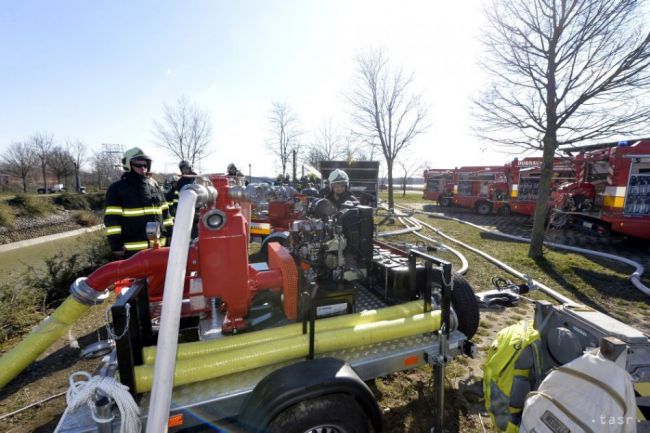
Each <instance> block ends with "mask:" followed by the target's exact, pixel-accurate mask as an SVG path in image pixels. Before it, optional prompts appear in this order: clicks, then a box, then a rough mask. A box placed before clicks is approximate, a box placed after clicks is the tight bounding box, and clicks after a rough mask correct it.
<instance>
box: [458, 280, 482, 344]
mask: <svg viewBox="0 0 650 433" xmlns="http://www.w3.org/2000/svg"><path fill="white" fill-rule="evenodd" d="M451 306H452V307H453V308H454V311H455V312H456V316H458V330H459V331H460V332H462V333H463V334H465V335H466V336H467V338H472V337H473V336H474V334H476V330H477V329H478V324H479V321H480V313H479V308H478V301H477V300H476V296H475V295H474V290H473V289H472V286H470V284H469V283H468V282H467V280H466V279H465V278H464V277H463V276H462V275H459V274H454V290H453V291H452V293H451Z"/></svg>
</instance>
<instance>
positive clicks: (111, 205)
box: [104, 147, 174, 259]
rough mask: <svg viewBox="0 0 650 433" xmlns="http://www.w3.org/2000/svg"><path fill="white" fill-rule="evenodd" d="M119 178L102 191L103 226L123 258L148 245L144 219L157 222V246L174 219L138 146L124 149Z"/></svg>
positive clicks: (168, 234) (117, 254) (162, 242)
mask: <svg viewBox="0 0 650 433" xmlns="http://www.w3.org/2000/svg"><path fill="white" fill-rule="evenodd" d="M122 168H123V169H124V171H125V173H124V174H123V175H122V178H121V179H120V180H118V181H116V182H113V183H112V184H111V186H109V187H108V191H106V210H105V212H104V225H105V226H106V237H107V239H108V243H109V245H110V247H111V250H112V251H113V254H114V255H115V257H116V258H117V259H126V258H129V257H131V256H132V255H134V254H135V253H137V252H138V251H141V250H144V249H146V248H149V247H151V246H153V245H152V242H150V241H148V240H147V234H146V225H147V223H148V222H154V221H155V222H157V223H159V224H160V232H161V237H160V241H159V242H160V245H161V246H164V245H166V244H167V243H168V240H169V239H170V237H171V233H172V226H173V224H174V219H173V217H172V216H171V214H170V212H169V204H168V203H167V201H166V200H165V196H164V194H163V191H162V188H161V187H160V186H159V185H158V183H157V182H156V181H155V180H154V179H153V178H152V177H151V158H150V157H148V156H147V155H145V153H144V152H143V151H142V150H141V149H140V148H138V147H134V148H132V149H129V150H127V151H126V152H124V158H122Z"/></svg>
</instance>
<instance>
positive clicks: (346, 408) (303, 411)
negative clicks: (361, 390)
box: [267, 394, 369, 433]
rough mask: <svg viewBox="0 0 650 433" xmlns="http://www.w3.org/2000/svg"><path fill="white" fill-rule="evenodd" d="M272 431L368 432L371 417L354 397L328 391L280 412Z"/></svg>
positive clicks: (273, 422)
mask: <svg viewBox="0 0 650 433" xmlns="http://www.w3.org/2000/svg"><path fill="white" fill-rule="evenodd" d="M267 431H269V432H270V433H368V432H369V428H368V418H367V417H366V414H365V412H364V411H363V409H361V407H360V406H359V405H358V404H357V402H356V401H355V399H354V398H352V397H350V396H349V395H347V394H329V395H325V396H322V397H318V398H314V399H311V400H304V401H301V402H300V403H297V404H295V405H293V406H290V407H288V408H287V409H285V410H284V411H282V412H280V414H279V415H278V416H276V417H275V418H274V419H273V420H272V421H271V422H270V423H269V426H268V429H267Z"/></svg>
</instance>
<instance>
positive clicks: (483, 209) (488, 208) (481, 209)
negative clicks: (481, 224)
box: [476, 201, 492, 215]
mask: <svg viewBox="0 0 650 433" xmlns="http://www.w3.org/2000/svg"><path fill="white" fill-rule="evenodd" d="M476 212H477V213H478V214H479V215H489V214H490V213H491V212H492V203H489V202H487V201H481V202H478V203H476Z"/></svg>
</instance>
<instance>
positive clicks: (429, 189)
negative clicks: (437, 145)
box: [422, 168, 454, 203]
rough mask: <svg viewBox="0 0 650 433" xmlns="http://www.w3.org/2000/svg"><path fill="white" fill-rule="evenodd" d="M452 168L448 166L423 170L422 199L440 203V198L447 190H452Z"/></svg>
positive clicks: (449, 191)
mask: <svg viewBox="0 0 650 433" xmlns="http://www.w3.org/2000/svg"><path fill="white" fill-rule="evenodd" d="M453 182H454V170H453V169H449V168H430V169H428V170H424V192H423V193H422V198H423V199H424V200H434V201H437V202H438V203H440V198H441V197H442V196H443V195H449V194H445V192H446V191H447V192H448V193H451V192H452V187H453Z"/></svg>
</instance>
